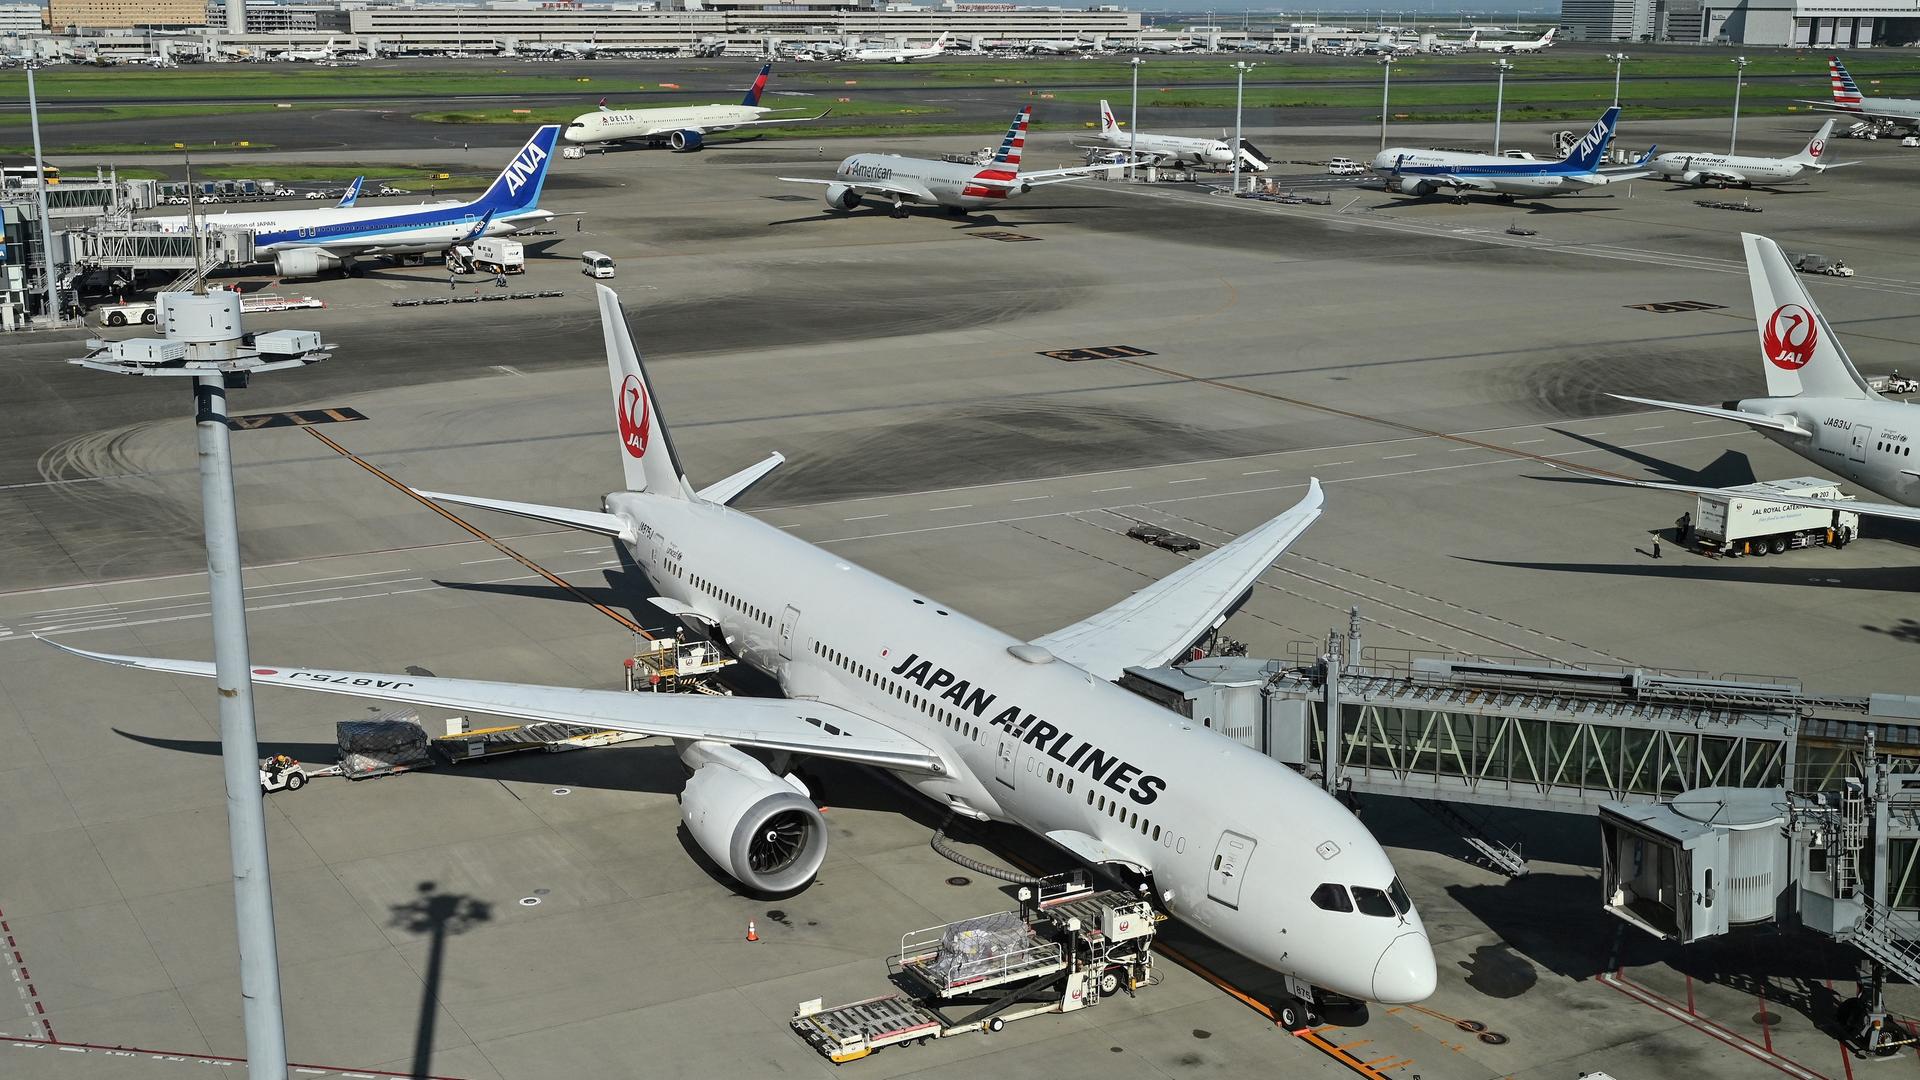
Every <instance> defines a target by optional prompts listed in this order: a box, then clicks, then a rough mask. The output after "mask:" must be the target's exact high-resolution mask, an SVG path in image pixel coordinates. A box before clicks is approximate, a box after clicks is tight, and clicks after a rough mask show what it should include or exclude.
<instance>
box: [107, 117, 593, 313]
mask: <svg viewBox="0 0 1920 1080" xmlns="http://www.w3.org/2000/svg"><path fill="white" fill-rule="evenodd" d="M559 135H560V125H558V124H548V125H546V126H545V127H542V128H541V129H539V130H538V131H535V132H534V133H533V137H532V138H531V139H528V140H527V142H526V145H524V146H522V147H521V148H520V150H519V152H518V153H516V154H514V155H513V158H512V160H510V161H508V162H507V166H506V168H504V169H502V170H500V175H499V176H497V177H495V178H494V181H493V184H492V185H491V186H490V187H488V188H487V190H486V192H485V193H484V194H482V195H481V196H480V197H479V198H478V199H475V200H473V201H472V202H464V203H463V202H453V201H447V202H437V203H426V204H424V205H413V206H393V205H387V206H329V207H326V208H324V209H320V210H282V209H272V210H243V211H240V212H238V213H228V214H211V215H207V214H203V215H200V220H201V221H202V222H204V223H206V224H209V225H222V226H224V225H230V226H234V227H236V228H242V229H251V230H253V234H254V251H255V253H256V254H257V255H258V256H259V258H260V261H262V262H266V261H268V260H269V258H270V259H271V260H272V262H273V272H274V273H276V274H280V275H283V276H286V277H311V276H312V275H314V274H319V273H322V272H324V271H327V270H334V269H338V268H340V267H343V266H345V265H346V264H347V263H349V262H351V261H352V260H353V259H356V258H362V257H367V256H379V255H417V254H421V253H425V252H437V251H444V250H446V249H447V248H448V247H451V246H452V245H453V244H455V243H457V242H461V241H464V240H473V239H477V238H479V237H481V236H505V235H507V234H509V233H514V232H517V231H519V230H520V229H521V228H523V227H525V226H528V225H534V224H538V223H539V222H542V221H547V220H550V219H551V218H552V217H553V214H552V213H551V212H550V211H547V210H542V209H540V189H541V187H542V186H543V185H545V183H546V179H547V165H548V164H549V162H550V161H551V159H552V157H553V144H554V140H555V139H557V138H558V137H559ZM144 220H147V221H151V222H155V223H158V224H160V225H161V226H163V227H165V226H172V227H174V228H177V229H180V230H183V231H184V230H186V229H188V228H190V227H191V226H190V225H189V221H190V220H191V219H190V218H189V217H187V216H186V215H174V216H170V217H155V218H147V219H144Z"/></svg>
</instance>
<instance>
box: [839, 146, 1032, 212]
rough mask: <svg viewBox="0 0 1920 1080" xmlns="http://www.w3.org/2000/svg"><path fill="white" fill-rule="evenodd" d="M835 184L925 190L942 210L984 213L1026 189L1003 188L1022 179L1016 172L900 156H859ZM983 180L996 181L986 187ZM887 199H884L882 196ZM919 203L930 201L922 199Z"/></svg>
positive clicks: (843, 167) (849, 162)
mask: <svg viewBox="0 0 1920 1080" xmlns="http://www.w3.org/2000/svg"><path fill="white" fill-rule="evenodd" d="M833 176H834V179H835V180H844V181H846V182H848V183H863V182H864V183H893V184H902V185H905V186H908V187H919V188H921V189H924V190H925V191H926V193H927V195H928V196H929V197H930V199H931V201H932V202H933V203H935V204H936V205H939V206H951V207H955V208H957V209H961V210H981V209H985V208H987V207H991V206H999V205H1000V204H1002V203H1004V202H1006V201H1007V200H1008V199H1010V198H1013V197H1014V196H1016V195H1020V194H1024V193H1025V190H1026V189H1025V188H1023V187H1021V186H1018V185H1015V186H1012V187H1005V186H1001V185H1002V184H1003V183H1011V182H1013V181H1015V180H1017V179H1018V174H1016V173H1015V172H1014V171H1013V170H1012V169H1009V168H1006V167H1004V166H999V165H971V164H962V163H960V162H954V161H939V160H936V159H933V158H913V157H902V156H901V155H899V154H855V155H853V156H852V157H850V158H847V159H846V160H844V161H842V162H841V163H840V165H839V167H838V168H836V169H835V170H834V171H833ZM982 180H988V181H995V183H991V184H983V183H981V181H982ZM880 198H884V196H880ZM919 201H923V202H924V201H927V200H926V199H921V200H919Z"/></svg>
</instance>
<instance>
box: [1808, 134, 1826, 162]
mask: <svg viewBox="0 0 1920 1080" xmlns="http://www.w3.org/2000/svg"><path fill="white" fill-rule="evenodd" d="M1826 152H1827V140H1825V139H1815V140H1813V141H1812V142H1810V143H1808V144H1807V156H1808V157H1811V158H1817V157H1819V156H1820V155H1821V154H1824V153H1826Z"/></svg>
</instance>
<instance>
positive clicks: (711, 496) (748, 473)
mask: <svg viewBox="0 0 1920 1080" xmlns="http://www.w3.org/2000/svg"><path fill="white" fill-rule="evenodd" d="M785 460H787V459H786V455H784V454H780V453H777V452H776V453H773V454H769V455H768V456H767V458H766V460H764V461H759V462H756V463H754V464H752V465H749V466H747V467H746V468H744V469H741V470H740V471H739V472H737V473H734V474H733V475H732V476H729V477H727V478H726V479H725V480H721V481H719V482H717V483H713V484H708V485H707V486H706V487H703V488H701V489H700V492H699V494H700V497H701V498H702V499H705V500H706V501H708V502H710V503H717V504H719V505H721V506H725V505H727V504H728V503H730V502H732V501H733V500H735V499H737V498H739V497H740V493H741V492H743V491H745V490H747V489H748V488H750V487H752V486H753V485H754V484H756V483H758V482H759V481H760V478H761V477H763V476H765V475H767V474H768V473H770V472H772V471H773V470H774V469H776V468H778V467H779V466H780V463H781V462H783V461H785Z"/></svg>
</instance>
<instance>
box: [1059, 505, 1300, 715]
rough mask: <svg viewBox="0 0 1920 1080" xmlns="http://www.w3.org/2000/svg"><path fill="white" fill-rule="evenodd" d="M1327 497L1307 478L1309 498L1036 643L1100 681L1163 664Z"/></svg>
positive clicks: (1214, 622) (1280, 550)
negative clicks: (1124, 672) (1095, 613)
mask: <svg viewBox="0 0 1920 1080" xmlns="http://www.w3.org/2000/svg"><path fill="white" fill-rule="evenodd" d="M1325 501H1326V496H1325V495H1324V494H1322V493H1321V490H1320V481H1319V480H1317V479H1316V480H1312V481H1309V482H1308V484H1307V494H1306V497H1305V498H1303V499H1301V500H1300V501H1299V502H1297V503H1295V504H1294V505H1293V507H1292V508H1291V509H1289V510H1287V511H1286V512H1285V513H1283V514H1281V515H1280V516H1279V517H1276V518H1274V519H1273V520H1271V521H1269V522H1267V523H1266V524H1265V525H1262V526H1260V527H1259V528H1257V529H1255V530H1253V531H1252V532H1249V533H1246V534H1244V535H1242V536H1239V537H1236V538H1235V539H1234V540H1232V541H1230V542H1228V543H1227V544H1225V545H1222V546H1221V547H1220V548H1218V549H1216V550H1215V551H1214V552H1213V553H1211V554H1209V555H1207V556H1205V557H1204V558H1199V559H1195V560H1194V561H1192V562H1190V563H1188V564H1187V565H1186V566H1184V567H1181V568H1180V569H1179V570H1177V571H1175V572H1174V573H1172V574H1170V575H1168V576H1166V577H1164V578H1161V579H1160V580H1159V581H1156V582H1154V583H1153V584H1152V585H1149V586H1147V587H1146V588H1144V589H1141V590H1140V591H1139V592H1137V593H1134V594H1133V595H1132V596H1129V597H1127V598H1126V599H1125V600H1122V601H1120V602H1119V603H1118V604H1115V605H1114V606H1112V607H1110V608H1108V609H1107V610H1105V611H1102V612H1100V613H1099V614H1098V615H1094V616H1092V617H1090V618H1087V619H1083V620H1081V621H1080V622H1077V623H1074V624H1073V625H1072V626H1069V627H1065V628H1063V629H1060V630H1056V631H1054V632H1053V633H1051V634H1048V635H1047V636H1045V637H1042V638H1035V639H1034V641H1033V644H1035V645H1038V646H1040V647H1042V648H1044V649H1046V650H1047V651H1048V652H1050V653H1052V654H1054V655H1055V656H1057V657H1059V658H1060V659H1062V660H1065V661H1066V662H1068V663H1070V664H1074V665H1077V666H1079V667H1082V668H1085V669H1086V670H1087V671H1089V672H1092V673H1093V674H1095V675H1098V676H1099V677H1101V678H1103V679H1118V678H1119V677H1120V673H1121V672H1122V671H1124V670H1125V669H1127V668H1129V667H1137V666H1148V667H1151V666H1153V665H1155V664H1164V663H1166V662H1167V661H1169V660H1171V659H1173V658H1174V657H1175V656H1178V655H1179V654H1180V652H1181V651H1182V650H1184V649H1186V648H1187V647H1189V646H1191V645H1192V644H1193V643H1194V642H1195V641H1197V640H1199V639H1200V637H1201V636H1202V635H1204V634H1206V633H1207V631H1209V630H1212V629H1213V628H1214V627H1216V626H1219V625H1220V623H1221V622H1222V621H1224V620H1225V619H1226V617H1227V615H1228V614H1229V613H1230V612H1231V611H1232V610H1233V608H1234V607H1235V606H1237V605H1238V604H1239V603H1240V601H1241V600H1242V599H1243V598H1245V596H1246V595H1247V592H1248V590H1250V589H1252V588H1253V583H1254V580H1255V579H1256V578H1258V577H1259V576H1260V575H1261V574H1263V573H1266V571H1267V568H1268V567H1270V566H1272V565H1273V561H1274V560H1275V559H1278V558H1279V557H1280V556H1281V555H1284V554H1285V553H1286V550H1287V548H1288V547H1289V546H1290V545H1291V544H1292V543H1293V542H1294V541H1295V540H1297V539H1299V538H1300V534H1301V533H1304V532H1306V531H1307V526H1309V525H1312V524H1313V523H1314V521H1315V520H1316V519H1317V518H1319V516H1320V508H1321V505H1322V504H1323V503H1324V502H1325Z"/></svg>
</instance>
